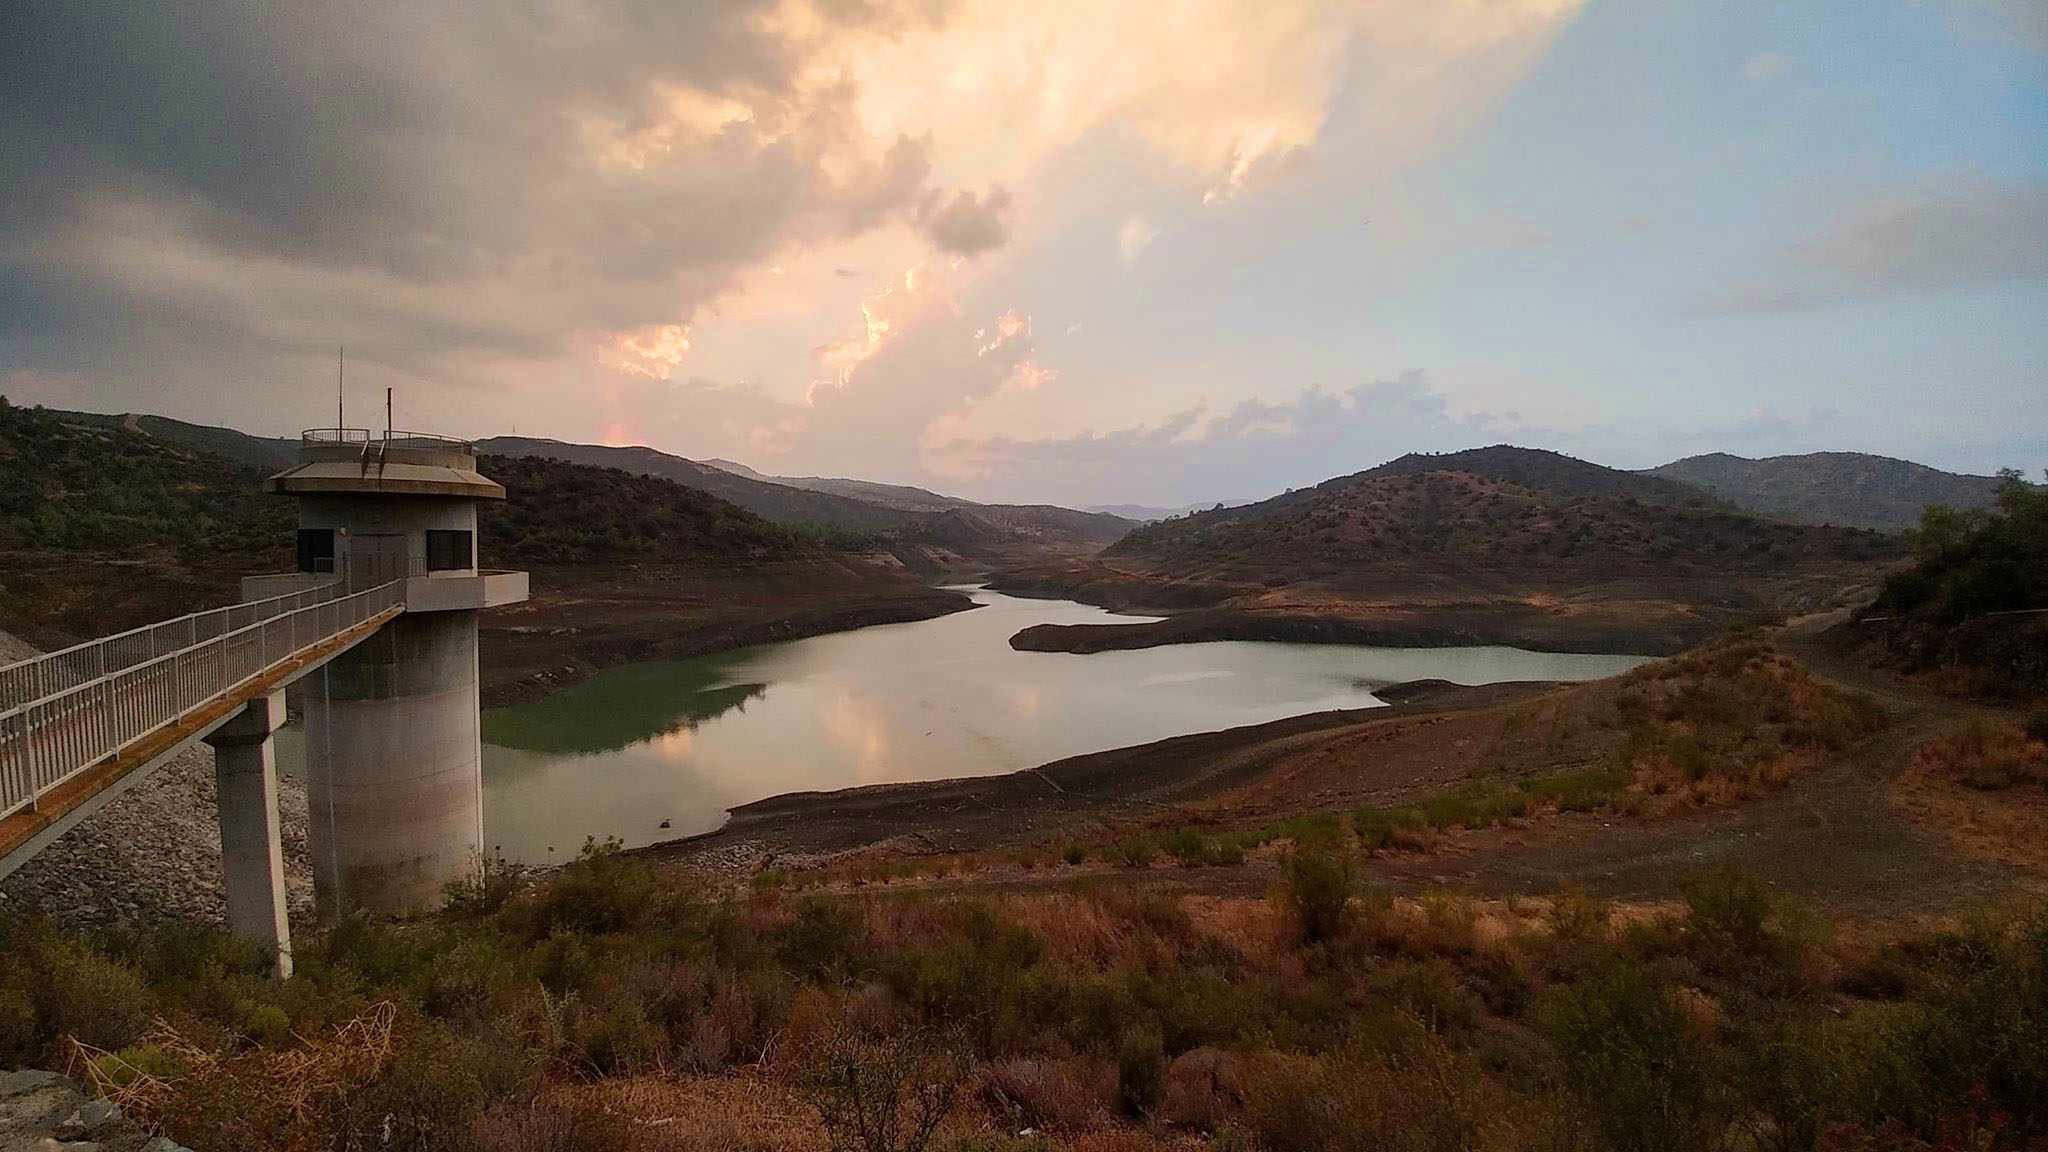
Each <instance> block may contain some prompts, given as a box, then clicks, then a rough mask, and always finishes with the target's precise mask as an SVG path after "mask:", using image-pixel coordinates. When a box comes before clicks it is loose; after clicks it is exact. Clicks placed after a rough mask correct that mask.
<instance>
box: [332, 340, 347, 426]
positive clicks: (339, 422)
mask: <svg viewBox="0 0 2048 1152" xmlns="http://www.w3.org/2000/svg"><path fill="white" fill-rule="evenodd" d="M347 373H348V346H347V345H345V344H344V345H342V346H341V347H339V348H336V349H335V352H334V432H335V439H337V440H339V439H340V438H341V430H342V429H343V428H345V427H347V425H348V421H346V420H344V419H343V418H342V415H341V380H342V377H343V376H345V375H346V374H347Z"/></svg>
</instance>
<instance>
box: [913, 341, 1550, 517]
mask: <svg viewBox="0 0 2048 1152" xmlns="http://www.w3.org/2000/svg"><path fill="white" fill-rule="evenodd" d="M1515 430H1516V429H1514V428H1512V427H1510V426H1509V425H1507V424H1504V423H1503V422H1502V421H1501V420H1499V419H1496V418H1494V417H1491V416H1488V415H1485V414H1480V413H1468V414H1463V415H1461V414H1458V413H1457V412H1455V411H1454V410H1453V408H1452V406H1451V404H1450V403H1449V402H1448V401H1447V400H1446V398H1445V397H1444V395H1443V394H1442V393H1440V392H1438V391H1437V390H1436V389H1435V388H1434V387H1433V386H1432V385H1431V384H1430V382H1429V379H1428V378H1427V377H1426V376H1424V375H1423V374H1422V373H1419V372H1410V373H1406V374H1404V375H1402V376H1399V377H1397V378H1394V379H1391V380H1379V381H1372V382H1368V383H1363V384H1358V385H1354V386H1352V387H1350V388H1347V389H1344V390H1342V391H1340V392H1328V391H1324V390H1322V389H1318V388H1310V389H1307V390H1305V391H1303V392H1301V393H1300V394H1299V395H1297V396H1296V397H1295V398H1294V399H1292V400H1289V401H1284V402H1279V403H1275V402H1270V401H1264V400H1257V399H1250V400H1243V401H1240V402H1238V403H1236V404H1234V405H1232V406H1230V407H1229V408H1226V409H1224V410H1222V411H1221V412H1215V413H1212V412H1210V411H1209V410H1208V409H1206V408H1204V407H1194V408H1188V409H1184V410H1182V411H1180V412H1177V413H1174V414H1173V415H1171V416H1169V417H1167V418H1165V419H1163V420H1160V421H1159V422H1157V423H1154V424H1149V425H1138V426H1133V427H1128V428H1123V429H1118V430H1115V431H1110V432H1087V433H1082V434H1079V435H1074V436H1065V437H1054V438H1048V439H1040V440H1019V439H1015V438H1012V437H1008V436H1000V435H999V436H985V437H964V436H963V437H954V438H939V437H932V438H928V442H927V444H926V446H925V456H926V463H927V465H928V466H929V467H930V468H931V469H932V470H933V471H934V472H935V473H937V474H938V475H939V476H941V477H943V478H945V479H947V480H949V481H950V482H952V483H954V484H956V485H962V486H966V487H968V488H970V489H974V490H980V489H995V490H1003V491H1016V490H1018V489H1020V488H1021V489H1023V490H1026V491H1029V492H1030V493H1031V494H1032V495H1033V497H1034V498H1038V499H1048V500H1055V501H1066V502H1069V503H1085V502H1088V501H1090V500H1099V499H1101V498H1103V497H1102V494H1103V493H1119V494H1122V497H1121V498H1127V499H1130V500H1135V501H1139V502H1154V503H1165V504H1178V503H1184V502H1187V501H1189V500H1196V501H1201V500H1224V499H1232V500H1234V499H1244V498H1251V497H1259V496H1266V495H1271V494H1273V493H1275V492H1277V491H1278V490H1279V489H1280V488H1282V487H1285V486H1287V485H1290V484H1292V485H1297V486H1299V485H1305V484H1313V483H1317V482H1319V481H1322V480H1325V479H1328V478H1329V477H1331V476H1338V475H1344V474H1347V473H1351V472H1357V471H1361V470H1363V469H1366V468H1371V467H1373V466H1375V465H1377V464H1380V463H1383V462H1384V461H1386V460H1388V459H1391V458H1392V457H1394V456H1398V455H1400V454H1402V453H1404V452H1411V451H1426V450H1431V449H1443V448H1453V447H1469V446H1472V445H1474V444H1482V443H1489V442H1492V441H1494V440H1498V439H1500V438H1501V437H1503V436H1504V435H1508V434H1509V433H1510V432H1512V431H1515Z"/></svg>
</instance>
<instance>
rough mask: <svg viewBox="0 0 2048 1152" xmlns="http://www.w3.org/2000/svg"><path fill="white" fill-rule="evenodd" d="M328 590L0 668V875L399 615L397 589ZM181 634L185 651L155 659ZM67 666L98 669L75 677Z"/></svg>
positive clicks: (401, 590) (75, 670)
mask: <svg viewBox="0 0 2048 1152" xmlns="http://www.w3.org/2000/svg"><path fill="white" fill-rule="evenodd" d="M338 592H339V589H338V588H337V587H336V586H333V585H330V586H327V587H325V588H320V589H314V590H312V591H310V592H300V593H294V594H292V595H290V596H281V597H275V598H273V599H272V600H269V601H258V602H255V603H252V604H242V605H235V606H234V608H232V609H217V610H215V611H214V612H211V613H196V614H194V615H193V616H190V617H180V618H179V619H178V620H174V621H167V622H165V623H164V624H161V625H151V626H150V627H149V628H142V629H136V630H134V631H133V632H125V633H122V634H120V635H119V636H114V637H108V638H107V639H105V640H102V641H95V642H93V643H91V644H85V645H80V646H78V647H77V648H72V649H66V650H65V651H63V652H58V653H52V654H50V655H49V656H45V657H41V658H39V659H37V660H31V661H24V662H22V663H21V664H17V665H12V666H9V667H7V668H4V669H0V875H5V874H6V873H7V872H9V871H12V869H13V868H14V867H15V866H16V865H18V864H19V863H20V862H21V861H22V860H24V859H26V858H27V856H29V855H32V854H33V852H34V851H35V850H37V849H39V848H40V847H41V845H42V844H43V843H47V842H48V840H49V839H51V838H53V837H54V836H55V835H56V834H57V833H58V832H61V831H62V829H63V828H64V827H68V826H69V825H70V824H71V823H75V822H76V817H79V816H82V815H83V814H84V810H85V809H86V808H87V807H88V806H96V804H97V802H98V801H100V800H102V799H104V798H105V797H106V796H108V795H110V794H111V793H110V790H118V788H119V787H121V786H123V785H124V783H125V782H126V781H128V780H129V779H130V778H131V777H133V776H135V775H136V774H137V770H138V769H147V768H149V767H151V766H153V765H154V764H155V763H156V762H157V761H159V760H161V759H162V758H163V757H165V756H166V755H168V754H169V753H171V752H174V751H176V750H177V749H179V748H181V747H183V746H184V745H186V744H188V743H190V742H191V741H192V740H194V739H196V738H198V737H200V736H203V735H205V734H206V733H207V732H210V731H212V730H213V729H214V728H216V727H218V726H219V725H221V724H222V723H225V722H226V721H227V720H228V719H229V718H231V717H232V716H233V715H234V714H235V711H236V710H237V709H239V708H240V707H241V706H242V705H243V704H245V703H247V702H248V701H250V700H253V699H256V698H257V697H259V696H263V695H267V694H269V693H271V692H275V691H277V690H278V689H279V688H281V687H283V686H284V685H286V684H288V683H290V682H291V681H293V680H295V679H297V678H298V677H299V676H302V675H304V674H305V673H306V672H308V671H310V670H312V669H314V668H317V667H319V666H320V665H322V664H324V663H326V662H327V661H328V660H331V659H333V658H334V657H335V656H337V655H339V654H341V653H342V652H345V651H347V650H348V649H349V648H351V647H354V646H355V645H356V644H358V643H360V642H361V641H362V640H363V639H365V638H367V637H368V636H369V635H370V634H371V633H374V632H375V631H376V630H377V629H378V628H380V627H382V626H383V625H384V624H385V622H387V621H389V620H391V619H392V618H393V617H395V616H397V615H398V614H399V613H401V612H403V611H404V610H405V603H404V601H405V582H404V581H402V580H401V581H394V582H392V583H389V584H384V585H381V586H379V587H376V588H371V589H368V590H366V591H363V592H358V593H356V594H354V595H350V596H341V595H338V594H337V593H338ZM181 633H182V638H184V639H186V640H187V641H188V642H187V643H185V644H184V645H183V646H180V647H174V648H170V649H169V650H168V651H161V650H160V649H162V648H163V647H164V646H165V644H166V640H165V637H170V638H171V639H172V640H173V641H175V640H176V639H178V638H181V636H180V634H181ZM94 649H98V651H97V652H95V651H93V650H94ZM38 666H40V667H38ZM81 668H83V669H96V668H97V669H106V670H105V671H102V672H100V673H99V674H98V675H95V676H93V677H91V678H84V677H83V676H82V675H81V674H80V672H79V669H81ZM51 684H58V685H61V687H58V688H57V689H56V690H54V691H51V692H49V693H48V694H45V695H43V696H40V697H38V698H35V699H32V700H26V701H19V700H11V699H8V698H7V696H8V693H7V692H6V691H5V689H9V688H11V689H12V691H13V692H15V693H19V692H21V691H23V690H24V689H23V688H22V686H24V685H30V686H39V687H47V686H49V685H51Z"/></svg>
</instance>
